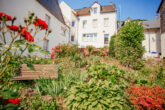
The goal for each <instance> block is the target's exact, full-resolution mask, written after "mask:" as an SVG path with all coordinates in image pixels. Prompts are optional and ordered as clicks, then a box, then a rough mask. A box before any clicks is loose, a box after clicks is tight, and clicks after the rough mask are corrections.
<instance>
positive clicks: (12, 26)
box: [7, 25, 19, 31]
mask: <svg viewBox="0 0 165 110" xmlns="http://www.w3.org/2000/svg"><path fill="white" fill-rule="evenodd" d="M7 28H8V29H10V30H12V31H18V30H19V27H18V26H15V25H10V26H8V27H7Z"/></svg>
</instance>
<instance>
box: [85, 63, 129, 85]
mask: <svg viewBox="0 0 165 110" xmlns="http://www.w3.org/2000/svg"><path fill="white" fill-rule="evenodd" d="M88 74H89V76H90V77H91V78H95V79H101V80H108V81H113V82H115V83H120V82H119V80H120V79H125V78H124V75H125V74H126V72H125V71H124V70H123V69H120V68H117V67H116V65H113V66H107V65H105V64H100V63H98V64H95V65H93V66H91V67H90V68H89V72H88Z"/></svg>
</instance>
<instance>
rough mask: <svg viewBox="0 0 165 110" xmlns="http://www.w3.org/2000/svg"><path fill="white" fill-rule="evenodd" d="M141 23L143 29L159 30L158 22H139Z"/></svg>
mask: <svg viewBox="0 0 165 110" xmlns="http://www.w3.org/2000/svg"><path fill="white" fill-rule="evenodd" d="M141 23H142V24H143V27H144V29H154V28H160V20H153V21H141Z"/></svg>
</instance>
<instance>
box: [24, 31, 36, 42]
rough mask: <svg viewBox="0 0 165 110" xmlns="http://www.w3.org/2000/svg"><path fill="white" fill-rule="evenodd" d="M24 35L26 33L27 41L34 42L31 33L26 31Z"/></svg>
mask: <svg viewBox="0 0 165 110" xmlns="http://www.w3.org/2000/svg"><path fill="white" fill-rule="evenodd" d="M24 33H25V39H26V40H27V41H29V42H34V38H33V36H32V35H31V34H30V33H29V32H27V31H25V32H24Z"/></svg>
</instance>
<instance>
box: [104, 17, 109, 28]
mask: <svg viewBox="0 0 165 110" xmlns="http://www.w3.org/2000/svg"><path fill="white" fill-rule="evenodd" d="M104 26H105V27H107V26H109V18H104Z"/></svg>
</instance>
